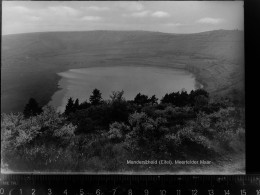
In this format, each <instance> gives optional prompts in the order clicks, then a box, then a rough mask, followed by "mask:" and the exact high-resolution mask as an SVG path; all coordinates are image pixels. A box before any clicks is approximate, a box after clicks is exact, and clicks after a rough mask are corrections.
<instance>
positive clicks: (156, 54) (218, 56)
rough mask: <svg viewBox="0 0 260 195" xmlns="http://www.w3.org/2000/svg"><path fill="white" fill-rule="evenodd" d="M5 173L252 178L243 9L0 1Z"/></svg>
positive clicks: (216, 4)
mask: <svg viewBox="0 0 260 195" xmlns="http://www.w3.org/2000/svg"><path fill="white" fill-rule="evenodd" d="M1 38H2V42H1V173H83V174H145V175H150V174H153V175H154V174H170V175H185V174H187V175H224V174H225V175H233V174H240V175H241V174H245V156H246V155H245V134H246V130H245V98H244V96H245V89H244V83H245V78H244V77H245V75H244V74H245V71H244V69H245V64H244V2H243V1H2V37H1Z"/></svg>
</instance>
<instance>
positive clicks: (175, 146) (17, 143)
mask: <svg viewBox="0 0 260 195" xmlns="http://www.w3.org/2000/svg"><path fill="white" fill-rule="evenodd" d="M1 144H2V145H1V146H2V147H1V153H2V158H1V160H2V162H1V163H2V169H3V170H11V171H89V172H96V171H100V172H104V171H113V172H132V171H142V172H147V171H161V172H163V171H168V172H177V171H189V170H194V169H203V168H205V165H198V166H197V167H194V166H193V167H192V166H177V165H172V166H169V165H163V166H158V165H129V164H127V160H133V161H134V160H157V159H158V160H160V159H164V160H172V161H175V160H202V159H203V160H210V161H211V162H212V163H211V164H210V165H208V167H207V169H208V170H211V169H218V170H222V171H224V170H223V167H225V166H226V165H232V164H239V163H240V161H243V156H244V153H245V119H244V106H243V104H241V103H239V102H234V101H232V100H230V99H228V98H224V97H221V98H217V97H211V96H209V94H208V92H207V91H205V90H203V89H197V90H195V91H191V92H190V93H187V92H186V91H181V92H173V93H169V94H165V96H164V97H162V98H161V100H158V98H157V97H156V96H155V95H154V96H151V97H148V96H147V95H144V94H141V93H139V94H137V95H136V97H135V98H134V99H133V100H126V99H125V98H124V91H117V92H112V94H111V96H110V98H109V99H108V100H104V99H103V98H102V93H101V92H100V91H99V90H98V89H94V90H93V92H92V95H91V96H90V97H89V99H87V100H86V101H85V102H82V103H79V100H78V99H76V100H73V99H72V98H70V99H68V102H67V105H66V109H65V111H64V113H58V112H56V110H55V109H54V108H52V107H50V106H48V105H47V106H44V107H41V106H39V104H38V103H37V101H36V100H35V99H33V98H31V99H30V100H29V102H28V104H27V105H25V108H24V111H23V113H11V114H4V113H3V114H1ZM203 166H204V167H203ZM244 168H245V167H244V164H243V162H241V164H239V165H238V166H237V167H235V168H234V169H235V171H244Z"/></svg>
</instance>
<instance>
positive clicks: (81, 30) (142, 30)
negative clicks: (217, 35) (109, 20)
mask: <svg viewBox="0 0 260 195" xmlns="http://www.w3.org/2000/svg"><path fill="white" fill-rule="evenodd" d="M95 31H105V32H148V33H160V34H173V35H190V34H200V33H206V32H214V31H241V32H244V30H241V29H215V30H207V31H201V32H194V33H173V32H172V33H171V32H161V31H150V30H102V29H97V30H68V31H67V30H65V31H35V32H23V33H12V34H2V32H1V35H2V36H9V35H24V34H34V33H35V34H36V33H65V32H68V33H69V32H71V33H72V32H95Z"/></svg>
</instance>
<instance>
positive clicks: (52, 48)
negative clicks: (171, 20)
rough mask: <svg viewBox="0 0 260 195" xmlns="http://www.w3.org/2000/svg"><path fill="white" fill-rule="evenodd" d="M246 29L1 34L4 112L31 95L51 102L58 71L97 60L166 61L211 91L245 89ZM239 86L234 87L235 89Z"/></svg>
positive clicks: (98, 62) (103, 62)
mask: <svg viewBox="0 0 260 195" xmlns="http://www.w3.org/2000/svg"><path fill="white" fill-rule="evenodd" d="M243 37H244V33H243V32H241V31H227V30H218V31H210V32H203V33H196V34H185V35H181V34H167V33H159V32H146V31H88V32H46V33H27V34H17V35H4V36H2V67H1V94H2V96H1V112H6V113H9V112H17V111H22V110H23V108H24V106H25V104H26V103H27V101H28V99H29V98H30V97H34V98H35V99H36V100H37V101H38V102H39V103H40V104H41V105H45V104H47V103H48V102H49V101H50V99H51V96H52V95H53V93H54V92H55V91H56V90H58V86H57V84H58V80H59V76H58V75H57V74H56V73H58V72H63V71H66V70H68V69H76V68H86V67H93V66H113V65H120V66H133V65H138V66H166V67H172V68H181V69H186V70H188V71H190V72H192V73H194V74H195V75H196V78H197V79H198V81H199V82H201V83H202V84H203V85H204V87H205V89H206V90H208V91H209V92H210V94H211V95H215V94H229V95H232V94H233V95H234V96H236V97H241V95H239V96H237V95H236V94H237V93H239V94H241V93H242V92H243V83H244V54H243V50H244V45H243V44H244V40H243ZM234 90H236V91H234Z"/></svg>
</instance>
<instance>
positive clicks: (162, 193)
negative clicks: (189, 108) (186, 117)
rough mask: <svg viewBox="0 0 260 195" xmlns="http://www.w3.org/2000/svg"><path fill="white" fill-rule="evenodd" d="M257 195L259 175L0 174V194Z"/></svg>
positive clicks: (259, 181) (259, 188)
mask: <svg viewBox="0 0 260 195" xmlns="http://www.w3.org/2000/svg"><path fill="white" fill-rule="evenodd" d="M5 194H10V195H15V194H19V195H24V194H29V195H45V194H46V195H56V194H61V195H74V194H75V195H105V194H112V195H118V194H125V195H138V194H143V195H151V194H158V195H167V194H172V195H186V194H187V195H188V194H189V195H204V194H205V195H206V194H207V195H218V194H222V195H233V194H234V195H235V194H238V195H260V175H231V176H217V175H211V176H205V175H200V176H190V175H184V176H170V175H163V176H158V175H43V174H41V175H33V174H23V175H15V174H9V175H1V176H0V195H5Z"/></svg>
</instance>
